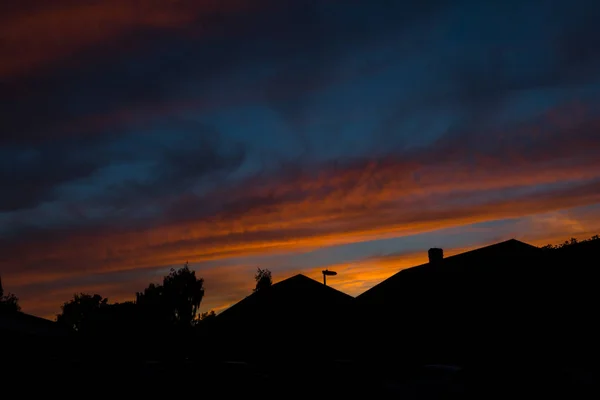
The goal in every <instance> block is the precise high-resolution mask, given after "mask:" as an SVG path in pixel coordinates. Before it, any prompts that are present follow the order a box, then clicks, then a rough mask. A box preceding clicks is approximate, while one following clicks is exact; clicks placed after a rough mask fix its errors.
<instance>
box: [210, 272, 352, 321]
mask: <svg viewBox="0 0 600 400" xmlns="http://www.w3.org/2000/svg"><path fill="white" fill-rule="evenodd" d="M353 301H354V298H353V297H352V296H350V295H348V294H346V293H343V292H340V291H339V290H336V289H334V288H332V287H330V286H326V285H324V284H323V283H321V282H318V281H316V280H314V279H311V278H309V277H307V276H305V275H302V274H298V275H295V276H292V277H291V278H288V279H285V280H283V281H280V282H278V283H275V284H273V286H271V287H269V288H266V289H262V290H260V291H258V292H255V293H252V294H251V295H250V296H248V297H246V298H245V299H243V300H241V301H239V302H238V303H236V304H234V305H233V306H231V307H230V308H228V309H227V310H225V311H223V312H222V313H221V314H219V315H218V319H219V320H230V319H237V318H240V319H252V318H254V316H255V314H257V313H261V314H265V313H269V314H277V315H276V316H277V317H283V316H284V315H283V314H285V313H287V312H294V313H304V312H306V313H315V312H318V310H319V309H329V308H335V307H343V306H346V305H349V304H351V303H352V302H353Z"/></svg>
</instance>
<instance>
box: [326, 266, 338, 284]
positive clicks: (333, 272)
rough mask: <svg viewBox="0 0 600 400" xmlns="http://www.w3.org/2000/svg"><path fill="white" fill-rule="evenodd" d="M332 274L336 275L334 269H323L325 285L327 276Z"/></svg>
mask: <svg viewBox="0 0 600 400" xmlns="http://www.w3.org/2000/svg"><path fill="white" fill-rule="evenodd" d="M328 275H329V276H334V275H337V272H335V271H329V270H327V269H326V270H324V271H323V285H325V286H327V276H328Z"/></svg>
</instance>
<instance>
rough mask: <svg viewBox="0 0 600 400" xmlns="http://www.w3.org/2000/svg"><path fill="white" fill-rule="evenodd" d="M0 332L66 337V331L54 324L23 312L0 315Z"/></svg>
mask: <svg viewBox="0 0 600 400" xmlns="http://www.w3.org/2000/svg"><path fill="white" fill-rule="evenodd" d="M0 330H1V331H4V332H12V333H16V334H25V335H35V336H52V337H58V336H66V335H67V331H66V330H64V329H63V328H62V327H61V326H59V325H58V324H57V323H56V322H54V321H50V320H48V319H45V318H40V317H36V316H35V315H31V314H26V313H23V312H11V313H2V314H0Z"/></svg>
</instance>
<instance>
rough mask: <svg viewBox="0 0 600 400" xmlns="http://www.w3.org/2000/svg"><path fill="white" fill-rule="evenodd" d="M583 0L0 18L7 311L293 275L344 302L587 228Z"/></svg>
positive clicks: (290, 5) (595, 66) (40, 11)
mask: <svg viewBox="0 0 600 400" xmlns="http://www.w3.org/2000/svg"><path fill="white" fill-rule="evenodd" d="M598 20H600V3H598V2H597V1H596V0H589V1H588V0H569V1H566V0H564V1H562V0H539V1H526V0H504V1H501V2H500V1H498V2H482V1H478V0H453V1H444V0H438V1H436V0H422V1H418V2H415V1H391V0H390V1H384V0H371V1H368V2H367V1H358V0H346V1H341V0H339V1H335V0H321V1H317V0H297V1H296V0H290V1H286V2H282V1H275V0H147V1H137V0H136V1H134V0H102V1H99V0H98V1H94V0H89V1H79V0H54V1H51V2H50V1H46V0H21V1H18V2H2V3H0V104H1V107H0V132H1V136H0V184H1V187H2V196H0V275H1V276H2V282H3V285H4V288H5V290H6V291H10V292H13V293H15V294H16V295H17V296H18V297H19V299H20V304H21V306H22V309H23V311H24V312H28V313H31V314H34V315H38V316H43V317H47V318H54V315H55V314H56V313H58V312H59V311H60V305H61V304H62V303H63V302H65V301H68V300H69V299H70V298H72V296H73V294H74V293H79V292H85V293H99V294H101V295H102V296H105V297H108V298H109V301H111V302H116V301H126V300H132V299H133V298H134V296H135V292H137V291H142V290H143V289H144V288H145V287H146V286H147V285H148V284H149V283H151V282H159V281H160V280H161V279H162V277H163V276H164V275H166V274H167V273H168V272H169V269H170V268H178V267H181V266H183V265H184V263H185V262H189V265H190V267H191V268H192V269H193V270H195V271H196V273H197V275H198V276H200V277H202V278H204V287H205V297H204V299H203V302H202V305H201V311H208V310H211V309H212V310H216V311H220V310H223V309H224V308H226V307H228V306H229V305H231V304H233V303H235V302H237V301H239V300H241V299H242V298H244V297H245V296H247V295H249V294H250V293H251V292H252V288H253V287H254V273H255V272H256V269H257V268H259V267H260V268H268V269H269V270H271V271H272V274H273V279H274V281H275V282H277V281H280V280H283V279H285V278H288V277H290V276H293V275H294V274H297V273H303V274H306V275H307V276H310V277H312V278H314V279H317V280H321V279H322V275H321V270H323V269H325V268H329V269H332V270H335V271H337V272H338V275H337V276H335V277H330V278H329V279H328V285H330V286H332V287H334V288H336V289H339V290H342V291H344V292H346V293H348V294H351V295H358V294H360V293H362V292H364V291H365V290H367V289H368V288H370V287H372V286H373V285H375V284H377V283H379V282H381V281H382V280H384V279H385V278H387V277H389V276H391V275H393V274H394V273H396V272H397V271H399V270H401V269H402V268H406V267H410V266H414V265H418V264H421V263H423V262H426V260H427V250H428V249H429V248H430V247H441V248H443V249H444V253H445V255H446V256H448V255H452V254H456V253H458V252H462V251H466V250H469V249H473V248H476V247H481V246H484V245H487V244H491V243H495V242H498V241H502V240H506V239H510V238H516V239H519V240H523V241H526V242H528V243H531V244H534V245H544V244H547V243H560V242H563V241H564V240H565V239H568V238H570V237H576V238H580V239H585V238H587V237H590V236H592V235H595V234H597V233H599V232H600V157H599V156H598V155H599V154H600V52H598V51H597V49H598V48H600V26H599V25H598V23H597V21H598Z"/></svg>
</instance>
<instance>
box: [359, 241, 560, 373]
mask: <svg viewBox="0 0 600 400" xmlns="http://www.w3.org/2000/svg"><path fill="white" fill-rule="evenodd" d="M429 257H430V261H429V262H428V263H426V264H423V265H420V266H417V267H413V268H408V269H405V270H402V271H400V272H398V273H397V274H395V275H393V276H391V277H390V278H388V279H386V280H385V281H383V282H381V283H380V284H378V285H376V286H374V287H372V288H371V289H369V290H367V291H366V292H364V293H363V294H361V295H360V296H358V297H357V298H356V301H357V307H358V309H359V313H361V314H362V315H364V316H365V321H364V325H363V326H362V327H361V329H360V331H359V334H358V337H362V338H363V339H364V340H366V342H367V343H368V344H366V345H365V346H363V347H362V354H363V355H366V356H370V355H374V354H375V353H377V354H386V355H388V356H392V355H393V356H395V357H399V358H405V359H414V358H415V357H416V358H417V359H419V360H422V361H427V362H464V361H468V360H470V359H472V358H474V357H475V358H476V357H481V356H484V354H488V353H494V354H495V355H498V354H502V353H504V354H508V353H506V352H505V350H507V349H508V350H511V349H512V346H513V345H514V344H515V343H516V342H517V341H520V340H522V339H523V340H525V339H524V338H525V337H526V336H527V335H528V334H527V332H526V331H527V329H529V328H530V327H531V326H532V323H533V322H534V321H535V320H536V317H535V313H536V312H537V311H538V310H539V309H540V307H542V306H543V299H542V298H541V297H538V296H537V293H538V292H539V290H538V289H539V286H540V285H542V286H543V285H544V282H546V281H548V279H549V277H548V276H546V275H545V271H544V265H543V264H544V263H543V259H542V250H541V249H539V248H537V247H535V246H531V245H529V244H526V243H523V242H520V241H517V240H514V239H512V240H508V241H505V242H501V243H497V244H494V245H490V246H486V247H482V248H479V249H476V250H472V251H468V252H465V253H461V254H457V255H454V256H451V257H447V258H444V257H443V250H442V249H431V250H430V251H429ZM540 293H541V292H540ZM519 343H521V342H519ZM490 356H491V355H490Z"/></svg>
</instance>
